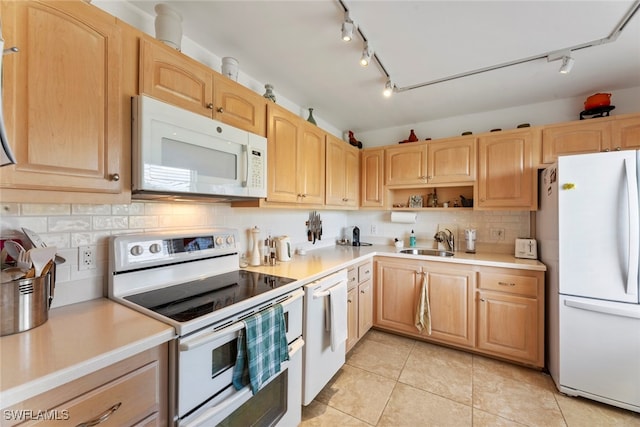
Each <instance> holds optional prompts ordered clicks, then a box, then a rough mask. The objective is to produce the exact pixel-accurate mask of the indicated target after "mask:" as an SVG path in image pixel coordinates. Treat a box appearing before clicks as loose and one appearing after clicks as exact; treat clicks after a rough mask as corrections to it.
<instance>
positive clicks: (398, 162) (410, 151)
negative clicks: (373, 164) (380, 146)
mask: <svg viewBox="0 0 640 427" xmlns="http://www.w3.org/2000/svg"><path fill="white" fill-rule="evenodd" d="M384 164H385V179H384V183H385V185H388V186H401V185H414V184H415V185H424V184H426V183H427V143H426V142H425V141H421V142H412V143H407V144H400V145H398V146H396V147H387V148H386V149H385V150H384Z"/></svg>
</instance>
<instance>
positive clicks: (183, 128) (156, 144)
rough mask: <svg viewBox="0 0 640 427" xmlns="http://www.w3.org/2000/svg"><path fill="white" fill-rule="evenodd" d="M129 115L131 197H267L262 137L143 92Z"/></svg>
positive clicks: (133, 102)
mask: <svg viewBox="0 0 640 427" xmlns="http://www.w3.org/2000/svg"><path fill="white" fill-rule="evenodd" d="M132 116H133V124H132V126H133V129H132V130H133V135H132V136H133V138H132V156H131V157H132V159H131V161H132V193H133V197H134V198H142V199H181V198H182V199H191V198H193V199H200V198H208V199H212V200H217V201H227V200H229V201H230V200H238V199H248V198H259V197H266V196H267V139H266V138H264V137H262V136H259V135H255V134H253V133H251V132H247V131H244V130H241V129H237V128H235V127H233V126H229V125H226V124H224V123H221V122H218V121H216V120H213V119H210V118H207V117H204V116H202V115H200V114H196V113H193V112H191V111H187V110H184V109H182V108H178V107H175V106H173V105H170V104H167V103H165V102H161V101H158V100H156V99H153V98H150V97H148V96H145V95H140V96H136V97H134V98H132Z"/></svg>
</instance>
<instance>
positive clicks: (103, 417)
mask: <svg viewBox="0 0 640 427" xmlns="http://www.w3.org/2000/svg"><path fill="white" fill-rule="evenodd" d="M121 405H122V402H118V403H116V404H115V405H113V406H112V407H111V408H109V409H107V410H106V411H104V412H103V413H102V414H100V415H98V417H97V418H94V419H93V420H91V421H87V422H86V423H80V424H78V425H77V426H76V427H92V426H97V425H98V424H102V423H103V422H105V421H107V420H108V419H109V417H110V416H111V415H113V413H114V412H116V411H117V410H118V409H119V408H120V406H121Z"/></svg>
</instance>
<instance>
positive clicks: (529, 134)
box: [474, 128, 540, 210]
mask: <svg viewBox="0 0 640 427" xmlns="http://www.w3.org/2000/svg"><path fill="white" fill-rule="evenodd" d="M539 139H540V130H539V129H537V128H527V129H518V130H512V131H502V132H495V133H491V134H487V135H484V136H480V137H479V139H478V180H477V182H476V186H475V192H474V199H475V200H474V209H512V210H535V209H536V208H537V205H538V197H537V177H536V176H535V174H536V169H535V168H534V165H536V164H537V162H536V158H535V157H536V156H534V150H535V149H536V148H538V147H539Z"/></svg>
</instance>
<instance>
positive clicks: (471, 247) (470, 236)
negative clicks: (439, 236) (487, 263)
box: [464, 228, 476, 254]
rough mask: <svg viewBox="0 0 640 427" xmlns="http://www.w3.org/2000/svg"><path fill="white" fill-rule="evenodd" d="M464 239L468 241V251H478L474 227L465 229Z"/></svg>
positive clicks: (470, 252)
mask: <svg viewBox="0 0 640 427" xmlns="http://www.w3.org/2000/svg"><path fill="white" fill-rule="evenodd" d="M464 240H465V241H466V242H467V247H466V249H465V252H466V253H469V254H475V253H476V230H475V229H474V228H467V229H465V230H464Z"/></svg>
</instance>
